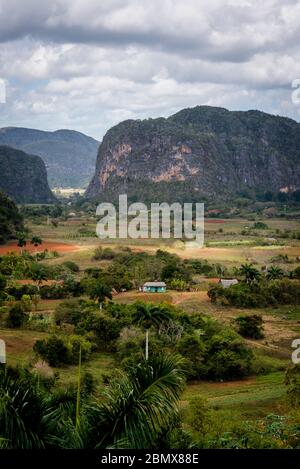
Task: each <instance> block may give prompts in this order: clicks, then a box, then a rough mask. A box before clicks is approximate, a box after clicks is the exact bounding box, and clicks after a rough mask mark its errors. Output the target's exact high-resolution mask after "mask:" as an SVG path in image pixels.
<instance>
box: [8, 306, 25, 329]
mask: <svg viewBox="0 0 300 469" xmlns="http://www.w3.org/2000/svg"><path fill="white" fill-rule="evenodd" d="M27 320H28V314H27V313H25V311H24V308H23V305H22V304H21V303H16V304H15V305H13V306H12V307H11V308H10V310H9V312H8V317H7V327H10V328H12V329H18V328H19V327H21V326H23V325H24V324H25V322H26V321H27Z"/></svg>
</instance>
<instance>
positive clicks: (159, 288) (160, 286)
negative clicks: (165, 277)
mask: <svg viewBox="0 0 300 469" xmlns="http://www.w3.org/2000/svg"><path fill="white" fill-rule="evenodd" d="M166 289H167V285H166V284H165V282H146V283H144V285H143V292H145V293H163V292H165V291H166Z"/></svg>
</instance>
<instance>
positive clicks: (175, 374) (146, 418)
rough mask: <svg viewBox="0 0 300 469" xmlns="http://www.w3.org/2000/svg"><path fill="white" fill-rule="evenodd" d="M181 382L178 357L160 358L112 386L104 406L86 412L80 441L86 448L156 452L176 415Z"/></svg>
mask: <svg viewBox="0 0 300 469" xmlns="http://www.w3.org/2000/svg"><path fill="white" fill-rule="evenodd" d="M183 385H184V378H183V375H182V371H181V361H180V359H178V357H172V356H164V357H163V356H160V357H158V358H155V359H152V360H149V362H142V363H141V364H140V365H139V366H137V367H136V366H135V367H133V368H132V369H131V370H130V371H129V373H128V375H127V376H124V378H123V379H122V378H121V379H120V380H118V382H116V383H112V384H111V386H110V388H109V389H108V390H107V391H106V400H105V402H104V404H97V405H93V406H91V407H89V408H87V409H86V411H85V414H84V416H83V419H82V426H81V429H80V441H81V442H82V446H83V447H89V448H109V447H112V446H113V447H114V448H131V449H135V448H140V449H143V448H156V447H157V445H158V443H159V439H160V434H161V433H162V432H164V431H165V430H166V429H167V428H169V426H170V424H171V422H172V421H173V419H174V415H176V414H177V412H178V409H177V402H178V399H179V396H180V393H181V391H182V389H183Z"/></svg>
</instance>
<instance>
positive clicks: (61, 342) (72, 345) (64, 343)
mask: <svg viewBox="0 0 300 469" xmlns="http://www.w3.org/2000/svg"><path fill="white" fill-rule="evenodd" d="M80 345H81V359H82V360H83V361H84V360H87V359H88V358H89V356H90V353H91V349H92V345H91V343H90V342H89V341H87V340H86V339H85V338H84V337H81V336H76V335H73V336H69V337H58V336H56V335H53V336H51V337H49V338H48V339H45V340H37V341H36V343H35V344H34V346H33V350H34V352H35V353H37V354H38V355H39V356H40V357H41V358H42V359H44V360H46V361H47V362H48V363H49V365H50V366H55V367H59V366H63V365H70V364H76V363H78V360H79V349H80Z"/></svg>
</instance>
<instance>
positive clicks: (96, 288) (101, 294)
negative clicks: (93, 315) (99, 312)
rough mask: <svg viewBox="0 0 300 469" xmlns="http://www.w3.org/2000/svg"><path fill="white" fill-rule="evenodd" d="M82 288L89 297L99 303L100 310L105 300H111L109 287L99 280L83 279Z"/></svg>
mask: <svg viewBox="0 0 300 469" xmlns="http://www.w3.org/2000/svg"><path fill="white" fill-rule="evenodd" d="M83 287H84V289H85V291H86V292H87V294H88V295H89V297H90V298H91V299H92V300H96V301H97V302H98V303H99V308H100V309H102V306H103V303H104V302H105V300H106V299H109V300H111V299H112V290H111V287H110V286H109V285H108V284H107V283H105V282H104V281H103V280H102V279H100V278H91V279H84V282H83Z"/></svg>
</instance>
